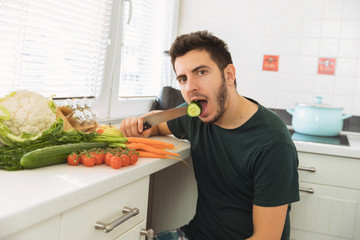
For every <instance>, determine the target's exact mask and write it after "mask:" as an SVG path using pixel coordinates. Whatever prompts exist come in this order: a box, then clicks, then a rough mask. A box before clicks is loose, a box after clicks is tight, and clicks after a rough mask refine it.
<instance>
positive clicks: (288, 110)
mask: <svg viewBox="0 0 360 240" xmlns="http://www.w3.org/2000/svg"><path fill="white" fill-rule="evenodd" d="M286 111H287V112H288V113H290V114H291V115H293V114H294V112H295V109H293V108H288V109H286Z"/></svg>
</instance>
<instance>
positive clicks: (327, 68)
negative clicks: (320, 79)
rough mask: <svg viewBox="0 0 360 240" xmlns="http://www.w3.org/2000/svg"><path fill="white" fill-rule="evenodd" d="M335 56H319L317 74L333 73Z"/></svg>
mask: <svg viewBox="0 0 360 240" xmlns="http://www.w3.org/2000/svg"><path fill="white" fill-rule="evenodd" d="M335 65H336V59H335V58H319V68H318V74H329V75H334V74H335Z"/></svg>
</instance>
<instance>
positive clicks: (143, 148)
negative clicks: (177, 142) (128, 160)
mask: <svg viewBox="0 0 360 240" xmlns="http://www.w3.org/2000/svg"><path fill="white" fill-rule="evenodd" d="M126 146H127V147H128V148H131V149H135V150H136V153H138V156H139V157H144V158H170V159H176V160H180V161H182V162H184V163H185V164H186V165H188V164H187V163H186V162H185V161H184V160H182V159H181V158H180V155H179V154H177V153H174V152H170V151H168V150H166V149H174V148H175V146H174V144H171V143H166V142H163V141H159V140H155V139H149V138H140V137H128V138H127V142H126Z"/></svg>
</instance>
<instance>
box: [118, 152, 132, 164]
mask: <svg viewBox="0 0 360 240" xmlns="http://www.w3.org/2000/svg"><path fill="white" fill-rule="evenodd" d="M120 158H121V160H122V165H123V166H124V167H127V166H129V164H130V157H129V156H128V155H126V154H121V155H120Z"/></svg>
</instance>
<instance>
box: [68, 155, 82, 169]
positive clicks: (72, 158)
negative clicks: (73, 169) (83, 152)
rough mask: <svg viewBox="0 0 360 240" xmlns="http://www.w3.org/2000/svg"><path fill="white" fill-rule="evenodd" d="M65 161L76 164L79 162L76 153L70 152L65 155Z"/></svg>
mask: <svg viewBox="0 0 360 240" xmlns="http://www.w3.org/2000/svg"><path fill="white" fill-rule="evenodd" d="M67 162H68V164H70V165H73V166H76V165H78V164H79V162H80V157H79V155H77V154H76V153H72V154H70V155H69V156H68V157H67Z"/></svg>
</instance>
